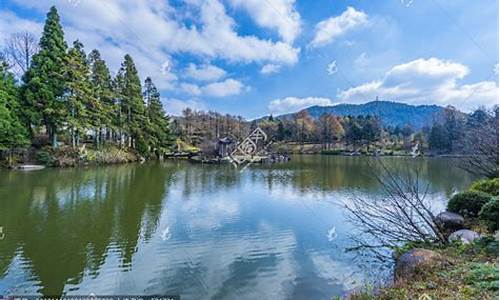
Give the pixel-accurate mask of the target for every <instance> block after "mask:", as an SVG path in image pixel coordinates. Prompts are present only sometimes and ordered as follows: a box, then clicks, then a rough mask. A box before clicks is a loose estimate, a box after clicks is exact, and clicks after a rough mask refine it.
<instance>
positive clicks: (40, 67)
mask: <svg viewBox="0 0 500 300" xmlns="http://www.w3.org/2000/svg"><path fill="white" fill-rule="evenodd" d="M20 37H24V36H23V35H20ZM27 38H29V37H28V36H26V38H25V40H26V39H27ZM30 47H31V46H30ZM30 49H31V48H30ZM30 49H25V50H26V51H27V50H30ZM20 50H23V49H20ZM16 53H17V52H16ZM30 53H31V52H30ZM23 64H24V65H23V66H25V67H26V68H27V71H26V72H25V74H24V76H23V84H21V85H20V86H18V85H16V82H15V81H14V77H13V76H12V74H10V73H9V72H8V71H7V69H8V66H7V65H6V64H5V63H4V62H3V61H2V60H0V77H1V78H0V80H1V81H0V151H3V152H8V153H11V152H12V150H13V149H15V148H17V147H24V146H27V145H28V144H29V139H28V136H30V137H31V138H32V139H33V141H35V138H37V139H38V140H41V139H39V138H38V137H40V136H44V135H45V134H48V136H49V140H50V141H51V144H52V148H53V149H54V150H55V149H56V148H57V147H58V146H61V147H62V148H65V149H64V150H62V151H59V152H55V151H54V153H46V155H45V154H40V155H41V157H40V158H41V160H42V161H44V162H46V163H49V164H50V163H51V161H50V159H49V156H51V155H55V156H60V157H63V158H64V159H65V160H68V163H70V164H72V163H73V160H72V159H73V156H77V154H76V153H78V151H80V150H79V149H80V148H81V147H82V144H84V145H85V144H89V141H91V143H92V144H93V145H94V149H99V148H101V147H103V145H105V144H106V143H110V144H118V145H119V146H120V147H123V148H131V149H133V150H134V151H139V152H140V153H141V154H142V155H143V156H153V155H150V154H154V155H155V156H161V155H162V154H163V153H166V152H169V151H170V147H171V145H172V140H173V138H172V133H171V129H170V120H169V118H168V117H167V116H166V114H165V110H164V108H163V105H162V103H161V101H160V93H159V92H158V90H157V89H156V87H155V86H154V84H153V82H152V80H151V79H150V78H148V79H147V80H146V83H145V85H146V86H145V89H146V91H145V94H144V98H143V94H142V86H141V82H140V79H139V74H138V72H137V68H136V66H135V64H134V61H133V59H132V57H131V56H130V55H128V54H127V55H125V57H124V62H123V63H122V66H121V68H120V70H119V71H118V73H117V76H116V77H115V78H114V79H113V78H112V77H111V74H110V71H109V69H108V68H107V66H106V63H105V61H104V60H103V59H102V58H101V56H100V53H99V51H97V50H92V51H91V53H90V54H89V55H88V57H87V55H86V53H85V51H84V46H83V44H82V43H81V42H79V41H78V40H77V41H75V42H74V43H73V45H72V47H71V48H70V49H69V50H68V47H67V45H66V42H65V40H64V32H63V28H62V26H61V24H60V18H59V15H58V12H57V9H56V8H55V7H51V8H50V11H49V12H48V14H47V18H46V21H45V26H44V30H43V33H42V37H41V39H40V42H39V51H38V52H37V53H35V54H34V55H33V57H32V59H31V60H30V58H29V57H26V59H25V60H24V61H23ZM145 101H146V102H147V103H146V102H145ZM68 141H70V148H72V149H67V147H66V143H67V142H68ZM84 145H83V146H84ZM40 146H43V145H40ZM0 154H1V153H0ZM60 154H64V155H62V156H61V155H60ZM56 160H57V158H56Z"/></svg>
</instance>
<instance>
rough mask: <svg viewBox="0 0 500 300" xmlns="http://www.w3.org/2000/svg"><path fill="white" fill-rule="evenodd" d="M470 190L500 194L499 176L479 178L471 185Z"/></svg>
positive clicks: (494, 194)
mask: <svg viewBox="0 0 500 300" xmlns="http://www.w3.org/2000/svg"><path fill="white" fill-rule="evenodd" d="M470 190H471V191H476V192H483V193H487V194H490V195H493V196H498V178H493V179H485V180H478V181H476V182H474V183H473V184H472V185H471V187H470Z"/></svg>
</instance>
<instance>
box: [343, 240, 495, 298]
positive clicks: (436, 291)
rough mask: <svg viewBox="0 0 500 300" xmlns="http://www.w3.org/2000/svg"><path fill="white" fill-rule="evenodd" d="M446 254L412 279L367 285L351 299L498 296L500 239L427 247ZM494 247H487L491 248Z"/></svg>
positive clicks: (351, 296) (350, 296)
mask: <svg viewBox="0 0 500 300" xmlns="http://www.w3.org/2000/svg"><path fill="white" fill-rule="evenodd" d="M425 247H426V248H429V247H430V248H432V249H433V250H434V251H437V252H439V253H440V254H442V256H443V257H446V259H444V260H443V261H442V262H441V263H439V264H436V265H432V266H430V267H428V268H425V269H421V270H420V272H419V274H418V275H417V276H415V277H413V278H412V280H411V281H407V282H404V281H400V282H398V283H397V284H396V285H391V286H387V287H381V288H378V289H373V288H372V287H368V288H363V289H360V290H358V291H355V292H354V293H353V294H351V295H349V296H348V297H347V299H351V300H352V299H378V300H382V299H384V300H385V299H387V300H393V299H401V300H406V299H428V298H425V297H423V295H424V294H425V295H427V296H428V297H429V298H430V299H496V297H497V295H498V261H497V255H498V242H497V241H495V240H494V238H492V237H488V238H482V239H480V240H478V241H476V242H474V243H472V244H469V245H464V244H461V243H459V244H451V245H448V246H447V247H443V246H437V247H431V246H425ZM490 247H491V248H494V249H491V250H490V249H487V248H490Z"/></svg>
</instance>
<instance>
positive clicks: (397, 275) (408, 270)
mask: <svg viewBox="0 0 500 300" xmlns="http://www.w3.org/2000/svg"><path fill="white" fill-rule="evenodd" d="M441 260H442V257H441V255H440V254H439V253H437V252H435V251H432V250H428V249H423V248H415V249H411V250H410V251H408V252H406V253H404V254H403V255H401V256H400V257H399V258H398V259H397V261H396V266H395V269H394V281H396V282H398V281H406V280H408V279H410V278H411V277H413V276H414V275H415V274H416V273H417V272H418V270H419V269H422V268H425V267H431V266H433V265H435V264H437V263H439V262H440V261H441Z"/></svg>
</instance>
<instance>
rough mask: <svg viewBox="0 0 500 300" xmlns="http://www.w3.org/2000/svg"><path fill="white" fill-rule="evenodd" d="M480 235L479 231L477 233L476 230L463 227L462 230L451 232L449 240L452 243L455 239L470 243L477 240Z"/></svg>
mask: <svg viewBox="0 0 500 300" xmlns="http://www.w3.org/2000/svg"><path fill="white" fill-rule="evenodd" d="M480 237H481V236H480V235H479V233H477V232H475V231H472V230H469V229H462V230H458V231H455V232H453V233H452V234H450V236H449V237H448V242H450V243H451V242H453V241H461V242H462V243H464V244H470V243H472V242H473V241H474V240H476V239H478V238H480Z"/></svg>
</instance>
